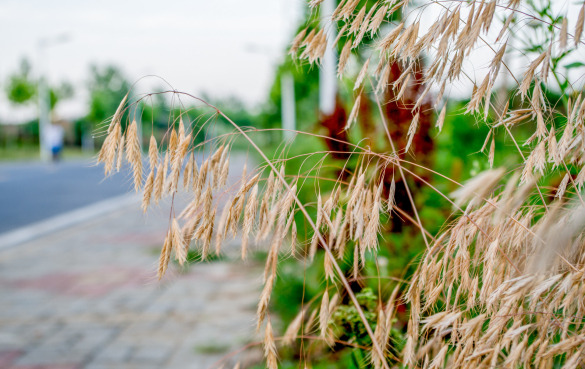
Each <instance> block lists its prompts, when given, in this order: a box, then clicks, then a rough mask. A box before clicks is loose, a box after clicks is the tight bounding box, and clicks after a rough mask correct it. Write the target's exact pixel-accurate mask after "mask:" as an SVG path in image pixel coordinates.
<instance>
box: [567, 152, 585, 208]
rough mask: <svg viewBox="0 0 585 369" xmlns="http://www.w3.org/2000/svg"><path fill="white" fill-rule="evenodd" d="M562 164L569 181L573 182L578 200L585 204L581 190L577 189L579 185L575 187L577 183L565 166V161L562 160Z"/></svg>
mask: <svg viewBox="0 0 585 369" xmlns="http://www.w3.org/2000/svg"><path fill="white" fill-rule="evenodd" d="M563 166H564V167H565V171H566V172H567V174H568V175H569V180H570V181H571V183H572V184H573V187H574V188H575V192H576V193H577V196H578V197H579V201H581V205H583V206H585V202H584V201H583V197H582V196H581V191H579V187H577V184H576V183H575V180H574V179H573V176H572V175H571V172H569V168H567V163H565V161H564V160H563Z"/></svg>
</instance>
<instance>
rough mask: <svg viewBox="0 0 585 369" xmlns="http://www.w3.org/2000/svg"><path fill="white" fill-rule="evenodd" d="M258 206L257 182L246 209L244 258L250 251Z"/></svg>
mask: <svg viewBox="0 0 585 369" xmlns="http://www.w3.org/2000/svg"><path fill="white" fill-rule="evenodd" d="M257 207H258V184H255V185H254V187H253V188H252V191H251V192H250V195H249V196H248V202H247V203H246V207H245V209H244V225H243V230H242V244H241V245H242V246H241V247H242V260H245V259H246V255H247V253H248V237H249V235H250V232H252V227H253V225H254V220H255V219H256V208H257Z"/></svg>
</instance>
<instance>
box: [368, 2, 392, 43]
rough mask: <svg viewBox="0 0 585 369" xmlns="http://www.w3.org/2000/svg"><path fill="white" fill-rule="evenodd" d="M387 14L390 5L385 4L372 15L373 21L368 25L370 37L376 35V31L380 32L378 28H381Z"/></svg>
mask: <svg viewBox="0 0 585 369" xmlns="http://www.w3.org/2000/svg"><path fill="white" fill-rule="evenodd" d="M387 14H388V5H383V6H381V7H380V8H379V9H378V10H377V11H376V14H374V16H373V17H372V21H371V22H370V24H369V26H368V31H369V32H370V37H374V35H375V34H376V32H378V29H380V26H381V25H382V22H384V18H386V15H387Z"/></svg>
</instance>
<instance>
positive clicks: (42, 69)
mask: <svg viewBox="0 0 585 369" xmlns="http://www.w3.org/2000/svg"><path fill="white" fill-rule="evenodd" d="M68 40H69V36H68V35H67V34H61V35H58V36H56V37H52V38H42V39H40V40H39V42H38V44H37V46H38V58H39V60H38V73H39V81H38V98H39V147H40V155H41V160H42V161H45V162H46V161H49V158H50V155H49V154H50V153H49V148H48V147H47V143H46V139H45V132H46V130H47V127H48V126H49V124H51V117H50V113H51V106H50V105H51V101H50V99H51V96H50V94H49V86H48V82H47V70H46V69H47V55H46V54H47V51H46V49H47V47H48V46H52V45H55V44H58V43H62V42H66V41H68Z"/></svg>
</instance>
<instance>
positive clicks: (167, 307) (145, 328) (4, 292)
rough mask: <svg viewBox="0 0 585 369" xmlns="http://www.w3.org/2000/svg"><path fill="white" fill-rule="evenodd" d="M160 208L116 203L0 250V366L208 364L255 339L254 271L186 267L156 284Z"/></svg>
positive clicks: (223, 265) (220, 265)
mask: <svg viewBox="0 0 585 369" xmlns="http://www.w3.org/2000/svg"><path fill="white" fill-rule="evenodd" d="M163 209H166V208H165V207H164V206H162V207H161V209H160V210H158V211H157V210H154V211H152V212H149V213H148V215H146V216H143V215H142V214H141V212H140V211H139V210H138V205H136V206H126V207H125V208H123V209H121V210H119V211H117V212H115V213H112V214H110V215H108V216H102V217H101V218H99V219H95V220H93V221H90V222H86V223H84V224H81V225H78V226H75V227H73V228H70V229H67V230H64V231H60V232H58V233H54V234H51V235H49V236H45V237H43V238H41V239H38V240H36V241H31V242H28V243H26V244H23V245H20V246H17V247H14V248H11V249H8V250H5V251H1V252H0V368H3V369H4V368H6V369H74V368H75V369H81V368H84V369H114V368H115V369H124V368H128V369H130V368H136V369H138V368H140V369H151V368H181V369H188V368H208V367H210V366H211V365H213V364H214V363H215V362H216V361H217V360H219V359H220V358H222V357H223V356H224V355H225V354H226V353H228V352H230V351H232V350H234V349H237V348H240V347H242V346H243V345H245V344H246V343H247V342H250V341H254V340H257V339H258V338H257V337H256V336H255V335H254V334H253V332H254V317H255V313H254V311H255V304H256V301H257V298H258V295H259V286H260V275H261V273H260V272H259V270H258V268H257V267H256V266H253V265H250V264H244V263H242V262H211V263H206V264H195V265H193V266H192V267H191V268H190V269H189V271H188V272H184V273H181V272H179V271H178V270H177V269H174V270H170V273H167V275H166V276H165V278H164V279H163V281H162V282H160V283H159V282H158V281H156V278H155V268H156V264H157V260H158V252H159V251H160V246H161V243H162V240H163V236H164V234H165V231H166V225H167V224H166V222H167V221H168V212H167V211H166V210H163ZM257 357H258V352H257V351H247V353H246V354H244V356H242V355H240V356H236V357H235V358H232V359H230V361H227V362H226V363H225V364H226V368H229V367H230V365H233V363H234V360H244V361H247V360H255V359H256V358H257Z"/></svg>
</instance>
